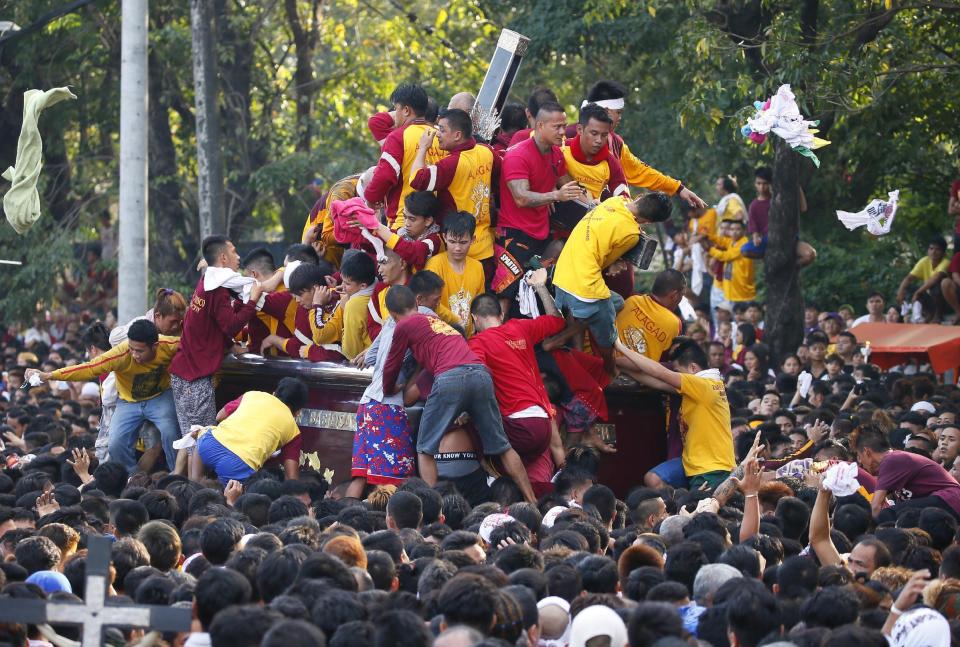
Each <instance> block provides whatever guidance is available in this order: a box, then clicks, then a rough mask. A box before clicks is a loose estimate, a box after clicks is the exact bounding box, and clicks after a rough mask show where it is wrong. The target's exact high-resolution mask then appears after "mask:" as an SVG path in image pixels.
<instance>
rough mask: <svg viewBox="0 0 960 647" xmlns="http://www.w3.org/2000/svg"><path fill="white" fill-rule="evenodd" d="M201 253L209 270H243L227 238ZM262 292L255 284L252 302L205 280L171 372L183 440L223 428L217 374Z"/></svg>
mask: <svg viewBox="0 0 960 647" xmlns="http://www.w3.org/2000/svg"><path fill="white" fill-rule="evenodd" d="M201 249H202V251H203V260H204V261H206V263H207V267H208V268H226V269H230V270H233V271H234V272H236V271H237V270H239V269H240V255H239V254H238V253H237V248H236V247H234V245H233V243H232V242H230V240H229V239H228V238H227V237H226V236H220V235H214V236H207V237H206V238H204V240H203V244H202V245H201ZM208 271H209V270H208ZM237 276H239V275H237ZM261 291H262V288H261V287H260V283H259V282H255V283H254V284H253V286H252V287H251V290H250V296H249V298H248V299H247V301H246V302H243V301H242V300H241V299H238V298H237V294H236V293H235V292H233V291H231V289H230V288H228V287H224V285H222V284H221V285H219V286H218V287H214V288H212V289H210V290H207V289H206V288H205V287H204V277H203V276H201V277H200V281H199V282H198V283H197V287H196V289H194V291H193V296H192V297H191V298H190V306H189V307H188V308H187V313H186V316H184V318H183V335H182V336H181V337H180V350H179V351H178V352H177V354H176V355H174V357H173V360H172V361H171V362H170V369H169V370H170V388H171V389H172V390H173V400H174V403H175V404H176V407H177V420H178V422H179V423H180V434H181V435H183V436H186V435H187V434H189V433H190V427H191V426H192V425H215V424H216V423H217V406H216V404H215V402H214V394H213V374H214V373H216V372H217V371H218V370H219V369H220V363H221V362H222V361H223V355H224V353H226V352H227V351H228V350H230V348H231V347H232V346H233V338H234V337H236V335H237V333H239V332H240V331H241V330H243V327H244V326H246V325H247V323H248V322H249V321H250V320H251V319H253V317H254V316H255V315H256V313H257V308H256V304H257V301H259V300H260V294H261ZM186 469H187V465H186V453H185V450H182V451H181V452H180V456H178V457H177V469H176V471H177V473H178V474H185V473H186Z"/></svg>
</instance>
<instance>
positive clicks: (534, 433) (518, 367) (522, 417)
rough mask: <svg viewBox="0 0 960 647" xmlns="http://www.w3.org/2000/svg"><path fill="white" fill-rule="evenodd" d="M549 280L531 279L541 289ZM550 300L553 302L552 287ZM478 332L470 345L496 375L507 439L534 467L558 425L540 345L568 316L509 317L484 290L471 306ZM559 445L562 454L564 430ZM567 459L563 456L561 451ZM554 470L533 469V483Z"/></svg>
mask: <svg viewBox="0 0 960 647" xmlns="http://www.w3.org/2000/svg"><path fill="white" fill-rule="evenodd" d="M543 274H544V276H543V277H542V278H543V279H544V280H540V281H536V282H531V284H532V285H534V286H535V288H536V289H537V291H538V292H546V287H545V278H546V276H545V274H546V272H543ZM544 302H545V303H546V302H549V303H551V304H552V303H553V300H552V299H551V298H550V297H549V292H546V295H545V298H544ZM470 313H471V315H472V316H473V322H474V326H475V327H476V330H477V331H478V332H477V334H475V335H474V336H473V337H471V338H470V341H469V342H468V344H469V346H470V350H472V351H473V352H474V353H476V355H477V357H479V358H480V359H481V361H483V363H484V364H486V366H487V368H488V369H489V370H490V374H491V375H492V376H493V385H494V390H495V392H496V395H497V403H498V404H499V405H500V413H501V415H502V416H503V428H504V430H505V431H506V432H507V438H509V439H510V444H511V445H512V446H513V448H514V449H515V450H517V453H518V454H519V455H520V459H521V460H522V461H523V463H524V465H526V466H527V467H528V469H529V468H530V466H531V465H532V464H534V463H535V462H537V461H538V459H539V458H541V457H542V456H543V454H544V453H545V452H547V451H548V450H549V449H550V446H551V440H554V439H553V434H554V430H555V426H554V425H553V423H552V422H551V416H550V413H549V412H550V410H551V409H552V407H551V405H550V399H549V398H548V397H547V390H546V387H544V385H543V378H541V377H540V368H539V366H538V365H537V356H536V354H535V352H534V348H535V347H536V345H537V344H539V343H540V342H542V341H543V340H544V339H546V338H547V337H550V336H551V335H556V334H557V333H559V332H561V331H562V330H563V329H564V327H565V326H566V321H565V320H564V319H563V317H561V316H559V312H557V311H556V308H554V309H553V312H551V313H549V314H547V315H544V316H542V317H537V318H536V319H522V318H517V319H511V320H510V321H508V322H506V323H504V322H503V311H502V310H501V309H500V303H499V302H498V301H497V299H496V298H495V297H494V296H493V295H491V294H481V295H480V296H478V297H477V298H476V299H474V300H473V303H472V304H471V307H470ZM555 440H556V443H555V445H556V447H557V449H558V450H559V451H560V453H561V454H562V452H563V446H562V442H561V441H560V436H559V433H557V436H556V439H555ZM560 458H562V456H560ZM551 476H552V473H545V474H537V475H534V474H532V473H531V474H530V481H531V482H532V483H545V482H549V481H550V477H551Z"/></svg>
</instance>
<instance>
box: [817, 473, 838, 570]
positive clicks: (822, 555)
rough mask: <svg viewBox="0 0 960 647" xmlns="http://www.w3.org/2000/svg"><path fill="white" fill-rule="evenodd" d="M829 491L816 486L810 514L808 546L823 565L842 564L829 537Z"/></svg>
mask: <svg viewBox="0 0 960 647" xmlns="http://www.w3.org/2000/svg"><path fill="white" fill-rule="evenodd" d="M830 496H831V494H830V492H828V491H827V490H825V489H824V488H823V486H822V485H820V486H818V488H817V501H816V503H814V504H813V512H812V513H811V514H810V535H809V538H810V548H812V549H813V552H814V553H815V554H816V555H817V559H819V560H820V564H822V565H823V566H842V565H843V559H842V558H841V557H840V552H839V551H838V550H837V547H836V546H834V545H833V539H831V537H830Z"/></svg>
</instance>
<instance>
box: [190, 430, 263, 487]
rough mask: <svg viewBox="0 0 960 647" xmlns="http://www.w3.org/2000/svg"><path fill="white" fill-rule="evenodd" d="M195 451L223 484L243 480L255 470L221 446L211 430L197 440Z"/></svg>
mask: <svg viewBox="0 0 960 647" xmlns="http://www.w3.org/2000/svg"><path fill="white" fill-rule="evenodd" d="M197 451H198V452H200V460H202V461H203V464H204V465H206V466H207V467H209V468H211V469H212V470H213V471H214V472H216V473H217V478H218V479H220V482H221V483H222V484H223V485H226V484H227V483H228V482H229V481H231V480H232V481H241V482H242V481H245V480H246V479H248V478H250V477H251V476H253V473H254V472H255V471H256V470H254V469H253V468H252V467H250V466H249V465H247V464H246V463H244V462H243V459H242V458H240V457H239V456H237V455H236V454H234V453H233V452H232V451H230V450H229V449H227V448H226V447H224V446H223V444H222V443H221V442H220V441H219V440H217V439H216V438H214V437H213V432H212V431H207V432H206V433H205V434H203V435H202V436H200V439H199V440H198V441H197Z"/></svg>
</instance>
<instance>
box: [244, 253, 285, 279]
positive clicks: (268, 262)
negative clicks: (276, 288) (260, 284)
mask: <svg viewBox="0 0 960 647" xmlns="http://www.w3.org/2000/svg"><path fill="white" fill-rule="evenodd" d="M240 265H241V267H243V268H244V269H250V268H251V267H253V268H256V269H257V271H258V272H261V273H262V274H269V273H271V272H275V271H276V269H277V261H276V260H275V259H274V258H273V254H272V253H271V252H270V250H269V249H267V248H266V247H254V248H253V249H251V250H250V251H249V252H248V253H247V255H246V256H244V257H243V260H242V261H240Z"/></svg>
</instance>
